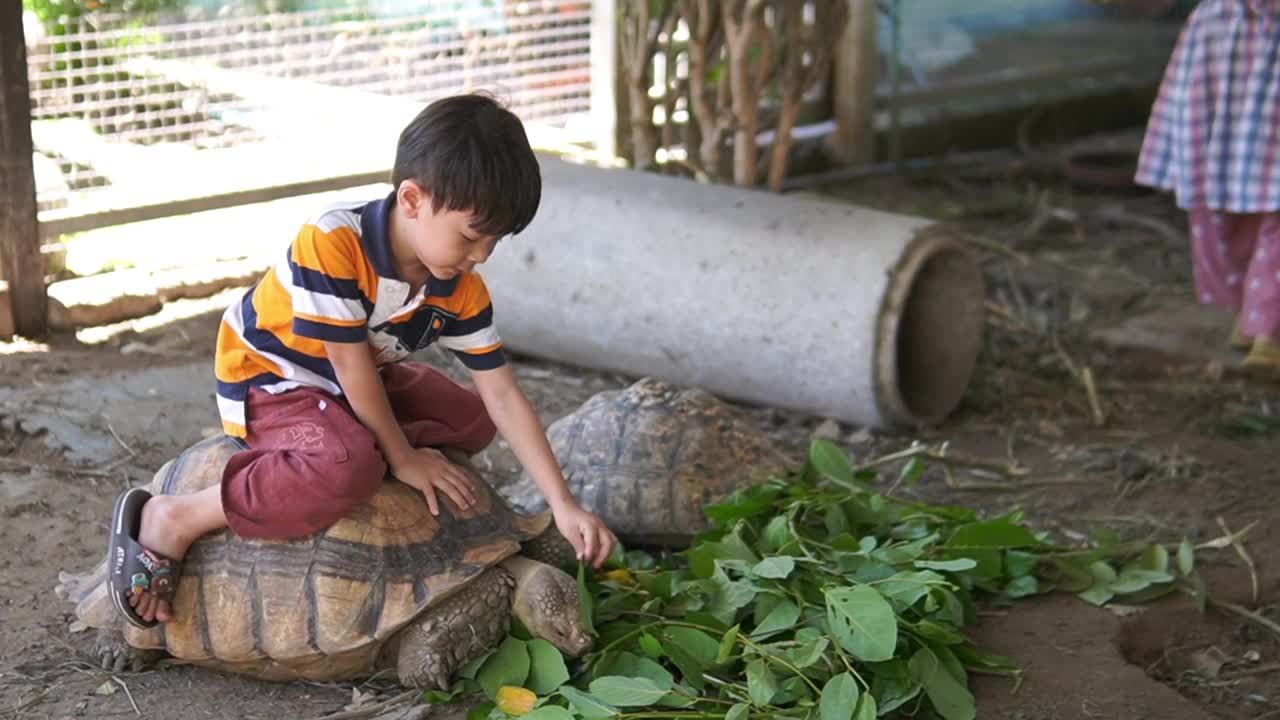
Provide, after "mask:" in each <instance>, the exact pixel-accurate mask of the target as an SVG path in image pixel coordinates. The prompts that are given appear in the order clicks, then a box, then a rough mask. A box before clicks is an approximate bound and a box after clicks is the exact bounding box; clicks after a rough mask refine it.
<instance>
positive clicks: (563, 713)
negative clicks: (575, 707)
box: [520, 705, 573, 720]
mask: <svg viewBox="0 0 1280 720" xmlns="http://www.w3.org/2000/svg"><path fill="white" fill-rule="evenodd" d="M520 717H521V718H522V720H573V713H571V712H569V711H568V710H566V709H564V708H562V707H560V706H559V705H543V706H542V707H539V708H534V709H533V710H531V711H529V712H527V713H525V714H524V715H521V716H520Z"/></svg>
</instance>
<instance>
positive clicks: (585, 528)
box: [552, 502, 618, 568]
mask: <svg viewBox="0 0 1280 720" xmlns="http://www.w3.org/2000/svg"><path fill="white" fill-rule="evenodd" d="M552 512H553V514H554V515H555V519H556V528H558V529H559V530H560V534H561V535H564V537H565V539H566V540H568V541H569V544H570V545H573V549H574V550H575V551H576V552H577V553H578V560H580V561H582V562H583V563H586V564H588V565H590V566H591V567H594V568H599V567H600V566H601V565H603V564H604V561H605V560H607V559H608V558H609V553H611V552H613V546H614V544H615V543H617V542H618V541H617V538H615V537H614V536H613V533H612V532H611V531H610V530H609V528H607V527H605V524H604V521H603V520H601V519H600V518H599V517H598V516H597V515H595V514H594V513H590V512H588V511H586V510H585V509H583V507H582V506H581V505H579V504H577V503H576V502H568V503H565V504H563V505H560V506H559V507H556V508H554V509H553V511H552Z"/></svg>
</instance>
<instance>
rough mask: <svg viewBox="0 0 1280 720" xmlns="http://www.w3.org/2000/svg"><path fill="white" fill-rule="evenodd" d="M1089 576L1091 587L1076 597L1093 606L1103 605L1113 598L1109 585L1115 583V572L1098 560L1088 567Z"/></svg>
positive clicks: (1113, 594)
mask: <svg viewBox="0 0 1280 720" xmlns="http://www.w3.org/2000/svg"><path fill="white" fill-rule="evenodd" d="M1089 574H1090V575H1092V576H1093V585H1092V586H1091V587H1090V588H1089V589H1088V590H1085V591H1084V592H1080V593H1076V596H1077V597H1079V598H1080V599H1081V600H1084V601H1085V602H1088V603H1092V604H1094V605H1104V604H1106V602H1107V601H1108V600H1110V599H1111V598H1113V597H1115V593H1114V592H1113V591H1112V590H1111V584H1112V583H1114V582H1115V581H1116V571H1115V569H1114V568H1112V567H1111V566H1110V565H1108V564H1106V563H1105V562H1102V561H1101V560H1099V561H1098V562H1095V563H1092V564H1090V565H1089Z"/></svg>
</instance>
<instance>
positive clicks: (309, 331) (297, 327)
mask: <svg viewBox="0 0 1280 720" xmlns="http://www.w3.org/2000/svg"><path fill="white" fill-rule="evenodd" d="M293 334H294V335H298V336H300V337H308V338H315V339H316V340H327V341H328V342H340V343H357V342H365V341H366V340H368V339H369V330H368V328H367V326H365V325H363V324H362V325H352V326H350V327H343V326H341V325H326V324H324V323H318V322H315V321H312V320H305V319H303V318H298V317H296V318H294V319H293Z"/></svg>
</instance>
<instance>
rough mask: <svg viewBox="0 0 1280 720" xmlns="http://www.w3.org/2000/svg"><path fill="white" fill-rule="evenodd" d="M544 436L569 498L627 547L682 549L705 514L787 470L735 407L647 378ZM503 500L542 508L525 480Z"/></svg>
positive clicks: (703, 525)
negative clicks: (716, 504) (729, 497)
mask: <svg viewBox="0 0 1280 720" xmlns="http://www.w3.org/2000/svg"><path fill="white" fill-rule="evenodd" d="M547 437H548V439H549V440H550V442H551V447H552V449H553V450H554V452H555V454H556V458H557V459H558V460H559V462H560V466H561V468H562V470H563V472H564V476H565V478H566V480H567V481H568V483H569V489H570V490H571V491H572V492H573V495H574V497H576V498H577V499H578V502H579V503H581V504H582V506H583V507H585V508H587V509H589V510H591V511H592V512H594V513H596V514H597V515H599V516H600V517H601V519H603V520H604V521H605V524H606V525H608V526H609V528H610V529H611V530H613V532H614V533H615V534H617V535H618V536H619V537H620V538H622V539H623V540H624V541H625V542H628V543H639V544H682V543H685V542H688V541H689V540H690V539H691V538H692V537H693V536H694V535H696V534H697V533H699V532H702V531H704V530H706V529H708V528H709V527H710V523H709V521H708V520H707V518H706V515H705V513H704V512H703V507H704V506H706V505H708V504H710V503H713V502H716V501H718V500H720V499H721V498H723V497H724V496H725V495H727V494H728V493H730V492H731V491H733V490H734V489H735V488H738V487H742V486H745V485H747V484H751V483H754V482H758V481H762V480H765V479H767V478H768V476H770V475H771V474H780V473H782V472H785V470H786V469H787V467H788V463H787V461H786V459H785V458H784V457H783V456H782V455H781V454H780V453H779V452H778V451H777V450H776V449H775V448H774V447H773V446H772V444H771V443H770V441H769V439H768V438H767V437H765V436H764V435H763V434H762V433H761V432H759V431H758V430H756V429H755V428H754V427H753V426H752V425H751V424H750V423H748V422H747V421H746V420H745V419H744V418H742V417H741V415H740V413H739V412H738V411H737V410H735V409H734V408H732V407H730V406H729V405H727V404H725V403H723V402H721V401H720V400H718V399H717V398H716V397H715V396H713V395H711V394H710V393H708V392H706V391H704V390H700V389H696V388H690V389H681V388H677V387H675V386H673V385H671V384H670V383H667V382H664V381H662V380H657V379H654V378H643V379H641V380H639V381H637V382H636V383H634V384H633V385H631V386H630V387H627V388H625V389H622V390H611V391H606V392H602V393H598V394H596V395H594V396H592V397H591V398H590V399H588V400H587V401H586V402H585V403H583V404H582V406H581V407H580V408H578V410H576V411H574V412H573V413H571V414H569V415H566V416H565V417H563V418H560V419H559V420H557V421H555V422H554V423H552V424H551V426H550V427H549V428H548V429H547ZM504 492H505V494H506V496H507V497H508V499H509V500H510V501H511V503H512V504H513V505H514V506H515V507H516V508H517V509H519V510H521V511H524V512H535V511H539V510H542V509H543V508H545V507H546V501H545V499H544V498H543V496H542V494H541V493H540V492H539V491H538V488H537V487H536V486H535V485H534V484H533V481H532V479H531V478H530V477H529V476H528V474H527V473H526V474H524V475H523V476H522V477H521V478H520V481H519V482H518V483H516V484H514V485H513V486H511V487H510V488H507V489H505V490H504Z"/></svg>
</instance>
